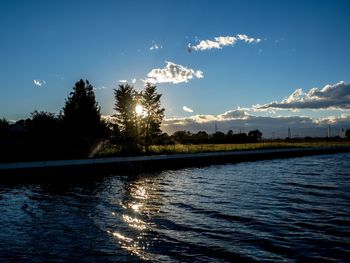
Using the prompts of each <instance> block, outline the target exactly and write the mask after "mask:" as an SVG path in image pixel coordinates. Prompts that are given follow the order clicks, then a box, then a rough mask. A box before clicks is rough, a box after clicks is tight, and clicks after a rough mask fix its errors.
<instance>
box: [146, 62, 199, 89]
mask: <svg viewBox="0 0 350 263" xmlns="http://www.w3.org/2000/svg"><path fill="white" fill-rule="evenodd" d="M165 63H166V66H165V68H162V69H160V68H156V69H152V70H151V71H150V72H149V73H148V74H147V77H146V79H145V80H144V82H149V83H152V84H156V83H172V84H178V83H183V82H185V83H187V82H188V81H189V80H191V79H193V78H194V77H195V78H198V79H201V78H203V72H202V71H200V70H193V69H189V68H186V67H185V66H182V65H177V64H175V63H173V62H170V61H166V62H165Z"/></svg>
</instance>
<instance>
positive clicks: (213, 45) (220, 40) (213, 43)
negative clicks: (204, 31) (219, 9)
mask: <svg viewBox="0 0 350 263" xmlns="http://www.w3.org/2000/svg"><path fill="white" fill-rule="evenodd" d="M237 41H243V42H246V43H249V44H250V43H259V42H261V39H260V38H253V37H248V36H247V35H244V34H238V35H236V36H225V37H224V36H220V37H215V38H214V40H201V41H200V42H199V44H197V45H191V44H188V51H189V52H191V51H203V50H208V49H209V50H210V49H222V47H224V46H233V45H234V44H236V42H237Z"/></svg>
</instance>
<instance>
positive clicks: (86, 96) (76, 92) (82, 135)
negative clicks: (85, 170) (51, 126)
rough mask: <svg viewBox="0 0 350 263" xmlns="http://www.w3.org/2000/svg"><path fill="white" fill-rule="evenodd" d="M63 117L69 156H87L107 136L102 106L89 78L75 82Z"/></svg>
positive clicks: (64, 108)
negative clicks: (96, 97)
mask: <svg viewBox="0 0 350 263" xmlns="http://www.w3.org/2000/svg"><path fill="white" fill-rule="evenodd" d="M61 118H62V125H63V131H64V133H63V134H64V141H65V142H64V144H66V148H67V149H66V155H69V156H67V157H70V158H71V157H73V158H76V157H86V156H87V155H88V153H89V151H90V150H91V147H92V146H93V145H94V144H96V143H97V142H98V138H100V137H104V136H105V130H106V129H105V125H104V123H103V122H102V120H101V113H100V107H99V106H98V104H97V102H96V99H95V93H94V91H93V86H92V85H91V84H90V82H89V81H88V80H86V81H84V80H82V79H81V80H80V81H78V82H76V83H75V86H74V87H73V91H72V92H71V93H70V95H69V96H68V98H67V100H66V102H65V105H64V107H63V113H62V116H61Z"/></svg>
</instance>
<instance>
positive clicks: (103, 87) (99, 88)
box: [94, 86, 108, 90]
mask: <svg viewBox="0 0 350 263" xmlns="http://www.w3.org/2000/svg"><path fill="white" fill-rule="evenodd" d="M103 89H108V87H106V86H100V87H97V88H94V90H103Z"/></svg>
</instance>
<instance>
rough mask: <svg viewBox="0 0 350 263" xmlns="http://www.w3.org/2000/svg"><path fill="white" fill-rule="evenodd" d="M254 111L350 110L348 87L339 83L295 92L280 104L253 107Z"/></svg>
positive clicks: (343, 82)
mask: <svg viewBox="0 0 350 263" xmlns="http://www.w3.org/2000/svg"><path fill="white" fill-rule="evenodd" d="M254 107H255V108H256V109H260V110H264V109H268V108H274V109H337V110H344V109H350V85H349V84H348V83H346V82H345V81H340V82H338V83H336V84H333V85H326V86H324V87H323V88H322V89H319V88H312V89H311V90H310V91H309V92H308V93H305V92H304V91H303V90H302V89H297V90H295V91H294V92H293V93H292V94H291V95H289V96H288V97H287V98H285V99H283V100H282V101H280V102H277V101H274V102H271V103H268V104H264V105H255V106H254Z"/></svg>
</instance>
